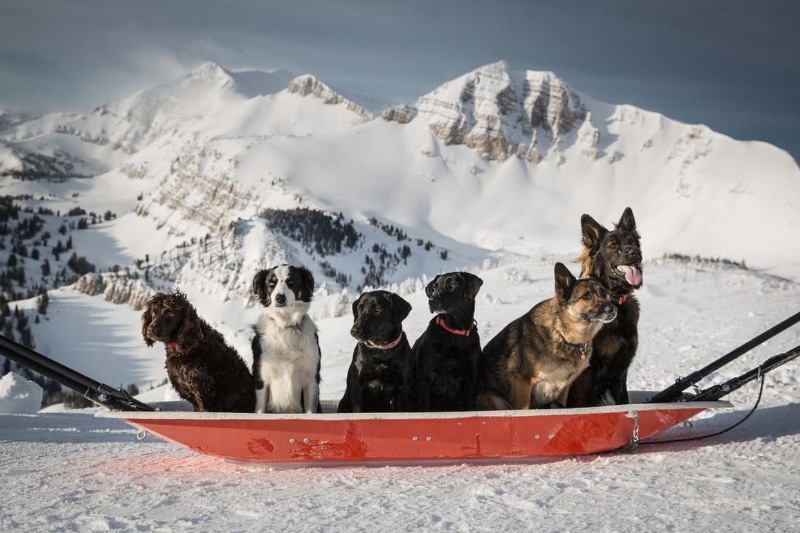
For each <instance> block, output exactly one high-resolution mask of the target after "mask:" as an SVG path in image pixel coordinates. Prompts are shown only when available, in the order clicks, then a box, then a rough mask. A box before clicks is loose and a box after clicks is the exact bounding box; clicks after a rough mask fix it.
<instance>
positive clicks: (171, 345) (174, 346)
mask: <svg viewBox="0 0 800 533" xmlns="http://www.w3.org/2000/svg"><path fill="white" fill-rule="evenodd" d="M167 348H172V349H173V350H177V349H178V343H177V342H168V343H167Z"/></svg>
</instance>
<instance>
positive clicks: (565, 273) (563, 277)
mask: <svg viewBox="0 0 800 533" xmlns="http://www.w3.org/2000/svg"><path fill="white" fill-rule="evenodd" d="M554 273H555V278H556V298H558V300H559V301H564V300H569V297H570V296H571V295H572V289H574V288H575V276H573V275H572V272H570V271H569V269H568V268H567V267H565V266H564V264H563V263H556V266H555V268H554Z"/></svg>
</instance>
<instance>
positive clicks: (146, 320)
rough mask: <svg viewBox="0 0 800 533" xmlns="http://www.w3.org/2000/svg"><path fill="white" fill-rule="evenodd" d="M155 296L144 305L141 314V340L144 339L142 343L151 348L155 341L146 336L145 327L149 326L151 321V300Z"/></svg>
mask: <svg viewBox="0 0 800 533" xmlns="http://www.w3.org/2000/svg"><path fill="white" fill-rule="evenodd" d="M154 298H155V296H153V297H151V298H150V300H148V302H147V304H146V305H145V308H144V312H143V313H142V338H143V339H144V343H145V344H146V345H147V346H152V345H153V344H155V341H154V340H153V339H151V338H150V337H148V336H147V326H149V325H150V322H151V321H152V320H153V309H152V307H153V299H154Z"/></svg>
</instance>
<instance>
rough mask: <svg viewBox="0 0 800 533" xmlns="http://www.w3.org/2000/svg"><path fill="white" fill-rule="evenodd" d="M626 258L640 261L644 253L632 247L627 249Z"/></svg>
mask: <svg viewBox="0 0 800 533" xmlns="http://www.w3.org/2000/svg"><path fill="white" fill-rule="evenodd" d="M625 257H627V258H628V260H630V261H639V259H641V257H642V253H641V252H640V251H639V249H638V248H636V247H635V246H630V247H628V248H626V249H625Z"/></svg>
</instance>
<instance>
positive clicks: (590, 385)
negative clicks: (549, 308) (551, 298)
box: [567, 207, 642, 407]
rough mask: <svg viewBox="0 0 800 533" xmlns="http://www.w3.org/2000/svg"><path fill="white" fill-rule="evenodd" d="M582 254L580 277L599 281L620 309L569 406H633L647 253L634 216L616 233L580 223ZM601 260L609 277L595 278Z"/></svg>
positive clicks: (626, 216)
mask: <svg viewBox="0 0 800 533" xmlns="http://www.w3.org/2000/svg"><path fill="white" fill-rule="evenodd" d="M581 232H582V241H583V247H584V248H583V252H582V253H581V254H580V256H579V257H578V259H576V261H577V262H579V263H581V266H582V267H581V277H587V276H593V277H595V278H597V279H598V280H600V282H601V283H602V284H603V286H604V287H605V288H606V290H608V291H609V292H610V293H611V295H612V297H613V299H614V302H615V303H616V305H617V318H616V320H614V321H613V322H611V323H609V324H606V325H605V326H604V327H603V329H601V330H600V333H598V334H597V336H596V337H595V338H594V342H593V345H594V347H593V348H594V349H593V353H594V355H593V356H592V360H591V362H590V365H589V368H588V369H586V371H585V372H583V373H582V374H581V375H580V376H579V377H578V379H576V380H575V383H573V384H572V387H571V388H570V393H569V399H568V400H567V405H568V406H569V407H592V406H595V405H604V404H605V405H607V404H611V403H613V404H616V405H621V404H626V403H628V386H627V380H628V367H629V366H630V364H631V362H632V361H633V357H634V355H636V349H637V347H638V346H639V333H638V323H639V302H638V301H637V300H636V297H635V296H633V291H634V290H635V289H638V288H639V287H641V286H642V250H641V243H640V237H639V232H638V231H637V230H636V220H635V219H634V218H633V211H631V208H630V207H626V208H625V211H624V212H623V213H622V217H621V218H620V219H619V222H618V223H617V224H616V226H615V227H614V229H613V230H612V231H609V230H607V229H606V228H604V227H603V226H601V225H600V224H598V223H597V222H596V221H595V220H594V219H593V218H592V217H590V216H589V215H583V216H582V217H581ZM598 260H602V261H603V262H604V263H605V264H606V268H605V269H603V272H604V274H602V275H597V274H595V273H594V265H595V263H597V261H598Z"/></svg>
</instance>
